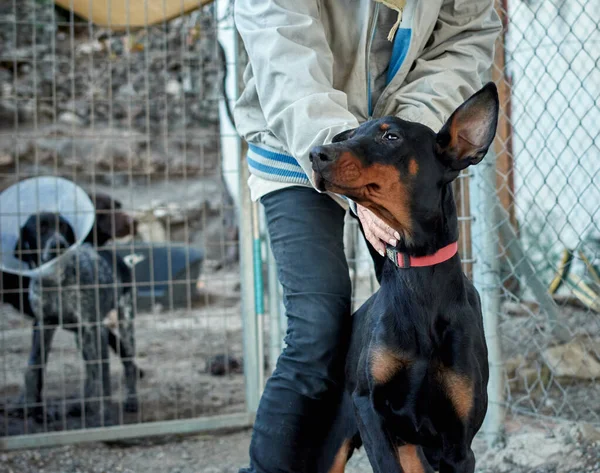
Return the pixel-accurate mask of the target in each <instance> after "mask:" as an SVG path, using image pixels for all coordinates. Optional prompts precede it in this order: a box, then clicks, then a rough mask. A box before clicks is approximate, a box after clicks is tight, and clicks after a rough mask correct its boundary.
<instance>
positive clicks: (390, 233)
mask: <svg viewBox="0 0 600 473" xmlns="http://www.w3.org/2000/svg"><path fill="white" fill-rule="evenodd" d="M370 213H371V222H372V226H373V227H374V228H373V232H374V233H375V234H376V235H377V236H379V238H381V239H382V240H383V241H387V242H389V243H390V244H391V245H392V246H395V245H396V243H398V240H399V239H400V234H399V233H398V232H397V231H395V230H394V229H393V228H392V227H390V226H389V225H388V224H387V223H385V222H384V221H383V220H381V219H380V218H379V217H378V216H377V215H375V214H374V213H372V212H370ZM376 229H377V230H376Z"/></svg>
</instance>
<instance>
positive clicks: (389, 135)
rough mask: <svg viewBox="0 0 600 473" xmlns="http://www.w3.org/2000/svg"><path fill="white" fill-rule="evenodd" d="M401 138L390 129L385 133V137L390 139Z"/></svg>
mask: <svg viewBox="0 0 600 473" xmlns="http://www.w3.org/2000/svg"><path fill="white" fill-rule="evenodd" d="M399 138H400V137H399V136H398V135H396V134H395V133H392V132H390V131H386V132H385V134H384V135H383V139H384V140H388V141H395V140H397V139H399Z"/></svg>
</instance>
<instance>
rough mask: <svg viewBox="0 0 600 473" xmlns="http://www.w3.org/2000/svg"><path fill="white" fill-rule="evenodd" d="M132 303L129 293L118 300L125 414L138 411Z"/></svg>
mask: <svg viewBox="0 0 600 473" xmlns="http://www.w3.org/2000/svg"><path fill="white" fill-rule="evenodd" d="M132 307H133V303H132V300H131V293H130V292H129V293H126V294H123V295H122V296H121V297H120V298H119V310H118V313H119V335H120V345H119V347H120V355H121V361H122V362H123V369H124V371H125V386H126V388H127V398H126V400H125V411H126V412H137V411H138V398H137V381H138V368H137V366H136V365H135V361H134V360H135V327H134V320H133V313H132V310H131V309H132Z"/></svg>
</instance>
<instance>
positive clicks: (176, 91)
mask: <svg viewBox="0 0 600 473" xmlns="http://www.w3.org/2000/svg"><path fill="white" fill-rule="evenodd" d="M181 90H182V87H181V84H180V83H179V81H177V80H175V79H172V80H170V81H168V82H167V85H166V86H165V92H166V93H167V94H169V95H174V96H176V97H179V96H180V95H181Z"/></svg>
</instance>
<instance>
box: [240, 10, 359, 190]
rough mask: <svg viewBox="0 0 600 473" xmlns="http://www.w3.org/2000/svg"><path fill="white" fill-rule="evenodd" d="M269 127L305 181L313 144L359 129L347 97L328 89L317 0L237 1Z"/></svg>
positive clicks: (327, 55) (329, 63) (329, 69)
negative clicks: (296, 161)
mask: <svg viewBox="0 0 600 473" xmlns="http://www.w3.org/2000/svg"><path fill="white" fill-rule="evenodd" d="M235 24H236V26H237V29H238V31H239V33H240V35H241V37H242V39H243V41H244V45H245V47H246V50H247V52H248V57H249V61H250V65H251V67H252V73H253V75H254V78H255V81H256V89H257V93H258V99H259V101H260V105H261V108H262V112H263V114H264V117H265V119H266V122H267V127H268V129H269V130H270V131H271V132H272V133H273V134H274V135H275V136H276V137H277V139H278V140H279V141H280V142H281V143H282V144H283V145H284V146H285V147H286V149H287V151H288V152H289V153H290V154H291V155H292V156H294V158H296V159H297V160H298V162H299V164H300V165H301V166H302V168H303V169H304V171H305V172H306V174H307V175H308V177H309V178H311V179H312V171H311V167H310V162H309V160H308V154H309V152H310V150H311V148H312V147H313V146H316V145H321V144H324V143H328V142H330V141H331V140H332V139H333V137H334V136H335V135H337V134H338V133H341V132H342V131H346V130H348V129H350V128H355V127H357V126H358V122H357V120H356V118H355V117H354V115H352V114H351V113H350V112H349V111H348V101H347V97H346V94H345V93H343V92H341V91H339V90H336V89H334V88H333V54H332V52H331V49H330V47H329V45H328V43H327V39H326V36H325V30H324V29H323V25H322V23H321V21H320V20H319V11H318V6H317V1H316V0H236V2H235Z"/></svg>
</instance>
